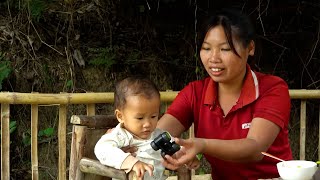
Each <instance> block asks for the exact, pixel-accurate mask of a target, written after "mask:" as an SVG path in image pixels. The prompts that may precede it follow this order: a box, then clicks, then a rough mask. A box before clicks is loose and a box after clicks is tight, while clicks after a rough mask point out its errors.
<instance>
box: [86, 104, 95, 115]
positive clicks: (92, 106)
mask: <svg viewBox="0 0 320 180" xmlns="http://www.w3.org/2000/svg"><path fill="white" fill-rule="evenodd" d="M95 114H96V105H95V104H87V116H94V115H95Z"/></svg>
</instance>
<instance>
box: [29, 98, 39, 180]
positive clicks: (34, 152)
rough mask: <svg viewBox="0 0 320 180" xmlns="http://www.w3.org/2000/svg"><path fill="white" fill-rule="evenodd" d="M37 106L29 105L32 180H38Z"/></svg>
mask: <svg viewBox="0 0 320 180" xmlns="http://www.w3.org/2000/svg"><path fill="white" fill-rule="evenodd" d="M38 109H39V107H38V105H37V104H32V105H31V171H32V180H38V179H39V169H38V168H39V167H38V112H39V111H38Z"/></svg>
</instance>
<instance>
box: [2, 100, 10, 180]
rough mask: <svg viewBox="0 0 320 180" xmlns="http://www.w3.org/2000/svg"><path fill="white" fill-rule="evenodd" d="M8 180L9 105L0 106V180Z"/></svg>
mask: <svg viewBox="0 0 320 180" xmlns="http://www.w3.org/2000/svg"><path fill="white" fill-rule="evenodd" d="M6 179H10V105H9V104H4V103H2V104H1V180H6Z"/></svg>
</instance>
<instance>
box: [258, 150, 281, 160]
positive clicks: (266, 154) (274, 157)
mask: <svg viewBox="0 0 320 180" xmlns="http://www.w3.org/2000/svg"><path fill="white" fill-rule="evenodd" d="M261 154H263V155H265V156H269V157H271V158H273V159H276V160H279V161H285V160H283V159H280V158H278V157H276V156H274V155H271V154H269V153H266V152H261Z"/></svg>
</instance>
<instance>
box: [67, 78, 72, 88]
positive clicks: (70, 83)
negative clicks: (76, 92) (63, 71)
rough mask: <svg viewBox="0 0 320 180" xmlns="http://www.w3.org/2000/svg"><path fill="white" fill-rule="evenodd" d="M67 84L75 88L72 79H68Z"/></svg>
mask: <svg viewBox="0 0 320 180" xmlns="http://www.w3.org/2000/svg"><path fill="white" fill-rule="evenodd" d="M66 86H67V87H68V88H73V81H72V80H68V81H67V84H66Z"/></svg>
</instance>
